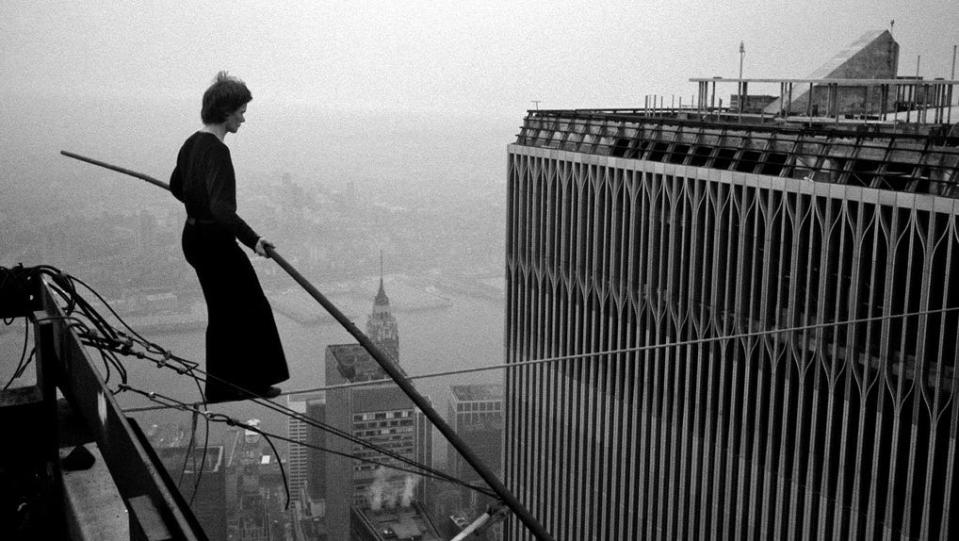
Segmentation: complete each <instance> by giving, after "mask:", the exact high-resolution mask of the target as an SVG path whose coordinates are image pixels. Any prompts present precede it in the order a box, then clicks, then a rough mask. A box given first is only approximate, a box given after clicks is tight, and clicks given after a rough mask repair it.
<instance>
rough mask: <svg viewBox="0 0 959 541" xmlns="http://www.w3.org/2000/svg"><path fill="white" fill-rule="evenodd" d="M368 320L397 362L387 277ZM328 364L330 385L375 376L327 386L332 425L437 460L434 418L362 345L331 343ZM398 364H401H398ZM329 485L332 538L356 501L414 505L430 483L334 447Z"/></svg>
mask: <svg viewBox="0 0 959 541" xmlns="http://www.w3.org/2000/svg"><path fill="white" fill-rule="evenodd" d="M370 322H371V323H370V326H369V329H368V330H369V331H370V334H371V337H372V336H378V338H379V340H378V343H379V345H381V346H385V347H387V348H393V352H392V353H391V358H392V359H393V360H394V361H398V359H399V349H398V347H399V337H398V334H397V333H396V322H395V318H393V316H392V314H391V313H390V309H389V298H388V297H387V296H386V292H385V291H384V288H383V283H382V280H381V281H380V289H379V292H378V293H377V295H376V299H375V300H374V304H373V315H371V317H370ZM325 364H326V384H327V385H338V384H345V383H360V382H377V383H373V384H370V385H364V386H360V387H348V388H344V389H332V390H328V391H326V420H327V423H328V424H330V425H332V426H334V427H336V428H338V429H341V430H345V431H348V432H350V433H351V434H352V435H353V436H356V437H359V438H363V439H364V440H367V441H369V442H371V443H374V444H376V445H379V446H381V447H385V448H387V449H391V450H392V451H394V452H396V453H398V454H400V455H402V456H404V457H406V458H409V459H413V460H416V461H417V462H419V463H425V464H427V465H432V425H430V424H429V423H428V422H427V421H426V419H425V417H424V416H423V415H422V413H421V412H419V411H418V409H417V408H416V407H415V405H414V404H413V401H412V400H411V399H410V398H409V397H407V396H406V394H404V393H403V391H402V390H401V389H400V388H399V387H397V386H396V384H395V383H394V382H393V381H392V380H390V379H388V376H387V375H386V373H385V372H384V371H383V369H382V368H381V367H380V366H379V364H378V363H377V362H376V360H375V359H373V358H372V357H371V356H370V355H369V354H368V353H367V352H366V350H365V349H363V347H362V346H360V345H359V344H337V345H330V346H327V348H326V354H325ZM397 368H400V367H399V365H398V364H397ZM400 370H401V371H402V368H400ZM319 438H320V440H321V445H322V446H323V447H325V448H329V449H331V450H334V451H338V452H340V453H344V454H348V455H353V456H358V457H363V458H368V459H370V460H375V461H377V462H379V463H382V464H400V463H399V462H398V461H397V460H395V459H392V458H389V457H386V456H383V455H381V454H379V453H376V452H374V451H371V450H370V449H367V448H366V447H363V446H361V445H358V444H353V443H351V442H349V441H346V440H345V439H343V438H340V437H335V436H332V435H330V434H327V433H323V434H320V435H319ZM404 466H405V465H404ZM324 491H325V502H326V519H327V526H328V529H329V537H330V539H348V538H349V537H348V535H349V528H350V524H351V518H350V508H351V507H352V506H354V505H357V506H363V505H366V506H369V507H370V508H372V509H374V510H378V509H379V508H387V509H389V508H396V507H409V506H410V505H411V504H412V501H414V500H421V501H422V500H423V499H424V498H425V495H426V494H425V484H424V483H421V482H420V478H419V476H417V475H415V474H410V473H405V472H399V471H397V470H393V469H390V468H384V467H381V466H377V465H375V464H371V463H368V462H363V461H360V460H353V459H350V458H346V457H343V456H338V455H334V454H330V455H328V456H327V457H326V475H325V485H324Z"/></svg>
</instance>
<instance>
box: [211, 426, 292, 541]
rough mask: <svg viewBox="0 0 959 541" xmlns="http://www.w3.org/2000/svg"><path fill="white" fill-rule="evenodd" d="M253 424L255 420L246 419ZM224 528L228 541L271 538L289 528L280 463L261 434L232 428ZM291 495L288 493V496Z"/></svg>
mask: <svg viewBox="0 0 959 541" xmlns="http://www.w3.org/2000/svg"><path fill="white" fill-rule="evenodd" d="M248 424H250V425H254V426H255V425H257V424H259V421H257V420H256V419H253V420H251V421H248ZM226 479H227V483H226V503H227V531H228V536H229V539H230V540H231V541H271V540H272V539H276V538H277V536H280V535H282V533H283V531H285V530H286V529H287V528H290V527H292V525H291V524H290V522H291V518H292V515H291V514H290V513H287V512H286V510H285V509H284V507H285V504H286V495H285V491H284V488H283V479H282V476H281V472H280V465H279V464H278V463H277V461H276V457H275V456H274V455H273V451H272V448H271V447H270V445H269V444H268V443H267V442H266V440H265V439H264V437H263V436H261V435H260V434H258V433H257V432H255V431H252V430H246V429H240V430H234V431H233V442H232V443H231V445H230V446H229V450H228V455H227V462H226ZM292 496H293V495H292V494H291V497H292Z"/></svg>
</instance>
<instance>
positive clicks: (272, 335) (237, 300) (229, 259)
mask: <svg viewBox="0 0 959 541" xmlns="http://www.w3.org/2000/svg"><path fill="white" fill-rule="evenodd" d="M182 240H183V253H184V255H186V260H187V262H188V263H189V264H190V265H191V266H192V267H193V268H194V270H196V275H197V278H199V279H200V287H201V288H202V289H203V296H204V298H205V299H206V306H207V314H208V316H207V317H208V323H207V328H206V372H207V382H206V394H207V400H211V401H214V400H223V399H230V398H234V397H236V398H245V395H243V394H242V393H238V391H237V390H236V389H235V388H234V387H233V386H232V385H235V386H238V387H242V388H244V389H248V390H251V391H254V392H256V391H258V390H262V389H265V388H267V387H269V386H270V385H273V384H275V383H279V382H281V381H285V380H286V379H288V378H289V377H290V374H289V370H288V368H287V365H286V357H285V355H284V354H283V345H282V344H281V343H280V336H279V333H277V330H276V321H275V320H274V319H273V310H272V309H271V308H270V304H269V302H268V301H267V299H266V295H264V294H263V288H261V287H260V281H259V280H258V279H257V277H256V273H255V272H254V271H253V266H252V265H250V259H249V258H248V257H247V256H246V254H244V253H243V250H242V249H241V248H240V246H239V245H238V244H237V243H236V240H235V238H234V237H233V235H231V234H230V233H229V232H227V231H224V230H223V229H221V228H219V227H218V226H217V225H216V224H199V223H196V224H189V223H188V224H186V225H185V226H184V228H183V239H182ZM224 382H228V383H229V384H232V385H226V384H224Z"/></svg>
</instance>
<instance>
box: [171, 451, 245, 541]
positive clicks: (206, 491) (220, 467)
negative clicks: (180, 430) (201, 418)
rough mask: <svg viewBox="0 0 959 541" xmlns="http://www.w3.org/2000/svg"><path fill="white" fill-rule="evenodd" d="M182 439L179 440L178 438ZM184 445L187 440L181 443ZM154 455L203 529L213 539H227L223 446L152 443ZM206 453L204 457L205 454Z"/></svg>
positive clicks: (219, 540) (213, 540) (217, 540)
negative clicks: (198, 446)
mask: <svg viewBox="0 0 959 541" xmlns="http://www.w3.org/2000/svg"><path fill="white" fill-rule="evenodd" d="M181 441H182V440H181ZM183 443H184V444H185V443H186V442H183ZM154 449H155V450H156V453H157V456H159V458H160V461H161V462H163V465H164V466H165V467H166V469H167V472H168V473H169V474H170V477H171V478H172V479H173V481H174V482H176V483H178V486H179V488H180V494H181V495H182V496H183V498H184V499H185V500H186V501H187V502H192V503H191V504H190V507H191V508H192V509H193V513H194V514H195V515H196V518H197V520H199V521H200V525H201V526H203V531H204V532H206V535H207V537H209V538H210V539H211V540H212V541H221V540H225V539H226V538H227V508H226V476H225V468H224V462H223V458H224V457H223V446H222V445H210V446H208V447H207V448H206V452H205V453H204V449H203V448H202V447H200V448H198V449H197V448H193V451H194V452H192V453H188V452H187V451H188V450H189V449H191V448H190V447H188V446H186V445H176V446H170V445H164V444H163V443H161V444H160V445H158V446H155V447H154ZM204 454H205V456H204Z"/></svg>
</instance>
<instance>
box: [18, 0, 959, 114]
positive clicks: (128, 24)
mask: <svg viewBox="0 0 959 541" xmlns="http://www.w3.org/2000/svg"><path fill="white" fill-rule="evenodd" d="M174 6H176V7H174ZM180 6H184V7H180ZM186 6H189V7H186ZM891 19H895V21H896V24H895V28H894V36H895V38H896V39H897V40H898V41H899V43H900V46H901V61H900V71H901V72H903V73H910V74H911V73H915V62H916V55H919V54H921V55H922V62H921V73H922V74H923V75H925V76H928V77H932V76H946V77H948V76H949V68H950V65H951V59H952V46H953V45H954V44H956V43H957V42H959V2H956V1H955V0H935V1H925V0H912V1H903V0H899V1H890V0H882V1H875V0H869V1H866V0H856V1H849V2H840V1H834V2H829V1H821V0H819V1H804V0H803V1H800V0H793V1H789V2H780V1H736V2H722V1H696V2H684V1H677V0H671V1H653V2H638V1H636V2H625V1H621V2H604V1H597V0H592V1H589V2H523V1H521V0H510V1H502V2H501V1H490V0H475V1H469V2H420V1H415V2H408V1H383V2H336V3H333V2H318V1H310V2H276V1H274V2H202V3H199V2H198V3H188V2H157V1H137V2H117V1H115V0H111V1H103V2H99V1H83V2H80V1H76V2H45V1H39V2H38V1H36V0H30V1H20V0H3V2H0V75H2V76H0V91H17V92H22V91H26V92H38V91H39V92H44V93H49V92H55V93H66V94H73V93H81V94H86V93H92V94H96V95H101V96H104V95H106V96H112V95H116V96H124V95H130V94H147V95H150V96H155V97H156V99H157V100H161V101H162V100H164V99H168V98H176V97H179V98H186V99H194V100H195V99H196V98H197V96H198V95H199V94H200V93H201V92H202V90H203V88H205V87H206V85H207V84H208V83H209V82H210V80H211V78H212V76H213V74H214V73H215V72H216V71H217V70H219V69H228V70H230V71H231V72H232V73H235V74H236V75H238V76H240V77H241V78H243V79H244V80H246V82H247V83H248V84H249V85H250V86H251V88H252V89H253V94H254V97H255V99H256V100H258V101H261V102H265V101H271V102H272V101H276V102H280V101H284V102H285V101H289V102H304V103H309V104H312V105H315V106H319V107H324V106H328V107H332V108H337V109H339V108H364V109H376V110H395V109H405V110H427V111H429V110H449V109H460V110H466V111H471V112H476V113H482V112H484V111H495V112H504V113H511V112H512V113H515V114H517V115H521V114H522V112H523V111H524V110H525V109H527V108H529V107H532V106H531V103H530V100H534V99H538V100H542V104H541V106H542V107H593V106H597V107H608V106H620V107H625V106H636V105H638V104H640V103H641V102H642V96H643V95H644V94H647V93H654V92H655V93H660V94H665V95H667V96H669V95H670V94H673V93H675V94H679V95H687V96H688V95H689V94H691V93H692V92H693V91H694V88H695V86H694V85H693V84H691V83H688V82H687V79H688V78H689V77H701V76H713V75H722V76H727V77H730V76H735V75H736V73H737V70H738V61H739V59H738V53H737V49H738V45H739V42H740V40H742V41H744V42H745V44H746V62H745V64H746V68H745V73H746V75H747V76H754V77H759V76H772V77H802V76H805V75H808V73H809V72H811V71H812V70H813V69H815V68H816V67H818V66H819V65H820V64H821V63H823V62H825V61H826V60H827V59H828V58H829V57H830V56H832V54H833V53H835V52H836V51H838V50H839V49H841V48H842V47H843V46H844V45H846V44H848V43H849V42H851V41H853V40H854V39H855V38H857V37H858V36H859V35H861V34H862V33H863V32H864V31H866V30H870V29H882V28H887V27H888V25H889V21H890V20H891ZM667 99H668V98H667Z"/></svg>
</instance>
